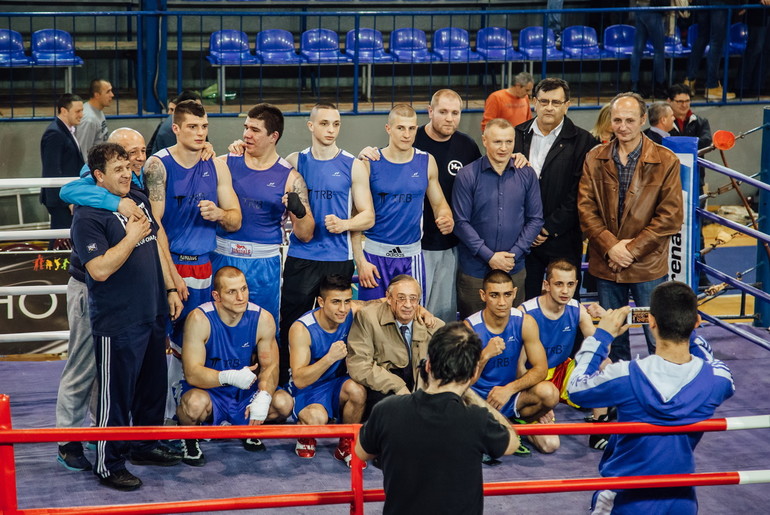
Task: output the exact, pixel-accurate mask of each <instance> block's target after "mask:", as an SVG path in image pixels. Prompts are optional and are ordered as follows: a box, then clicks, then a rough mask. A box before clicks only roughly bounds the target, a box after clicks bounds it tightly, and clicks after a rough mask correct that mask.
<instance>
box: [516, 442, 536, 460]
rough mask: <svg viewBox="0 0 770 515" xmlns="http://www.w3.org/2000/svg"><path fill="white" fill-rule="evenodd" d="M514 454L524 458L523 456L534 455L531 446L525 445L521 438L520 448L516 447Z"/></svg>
mask: <svg viewBox="0 0 770 515" xmlns="http://www.w3.org/2000/svg"><path fill="white" fill-rule="evenodd" d="M513 455H514V456H519V457H521V458H523V457H526V456H531V455H532V451H531V450H530V449H529V447H527V446H526V445H524V442H522V441H521V440H519V448H518V449H516V450H515V451H513Z"/></svg>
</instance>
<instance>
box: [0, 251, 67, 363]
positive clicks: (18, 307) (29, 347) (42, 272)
mask: <svg viewBox="0 0 770 515" xmlns="http://www.w3.org/2000/svg"><path fill="white" fill-rule="evenodd" d="M69 258H70V251H41V252H0V285H2V286H41V285H66V284H67V281H69V277H70V276H69V273H68V272H67V268H68V267H69V262H70V261H69ZM67 329H69V326H68V324H67V296H66V295H65V294H63V293H62V294H60V295H53V294H50V295H49V294H46V295H2V296H0V333H2V334H13V333H29V332H38V331H66V330H67ZM66 349H67V342H66V341H61V340H59V341H41V342H23V343H0V355H8V354H33V353H45V354H58V353H60V352H63V351H65V350H66Z"/></svg>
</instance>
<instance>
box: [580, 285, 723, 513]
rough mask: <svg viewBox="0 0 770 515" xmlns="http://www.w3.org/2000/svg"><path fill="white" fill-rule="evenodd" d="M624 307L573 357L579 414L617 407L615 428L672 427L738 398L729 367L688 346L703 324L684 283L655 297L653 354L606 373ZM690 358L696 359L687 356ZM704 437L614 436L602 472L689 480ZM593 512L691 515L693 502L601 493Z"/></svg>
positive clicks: (664, 494)
mask: <svg viewBox="0 0 770 515" xmlns="http://www.w3.org/2000/svg"><path fill="white" fill-rule="evenodd" d="M628 313H629V308H628V306H625V307H622V308H620V309H617V310H608V311H607V313H606V314H605V315H604V316H603V317H602V320H601V322H600V323H599V327H598V328H597V330H596V333H594V335H593V336H591V337H589V338H586V340H585V341H584V342H583V346H582V347H581V349H580V351H579V352H578V353H577V356H576V357H575V361H576V362H577V365H576V366H575V370H574V372H573V373H572V377H571V379H570V381H569V387H568V389H569V396H570V399H572V400H573V401H574V402H576V403H578V404H580V405H581V406H584V407H593V406H617V408H618V422H645V423H648V424H656V425H664V426H675V425H685V424H693V423H695V422H700V421H701V420H705V419H708V418H710V417H711V416H712V415H713V414H714V410H715V409H716V408H717V407H718V406H719V405H720V404H721V403H722V402H724V401H725V400H726V399H728V398H729V397H731V396H732V395H733V393H734V391H735V386H734V384H733V378H732V374H731V373H730V370H729V369H728V368H727V366H726V365H725V364H724V363H722V362H721V361H719V360H716V359H714V357H713V355H712V354H711V352H710V348H709V347H708V345H707V344H705V342H703V341H702V340H701V339H699V338H695V340H694V344H695V345H694V347H693V346H692V345H691V343H690V338H691V336H692V333H693V330H694V329H695V327H696V326H697V325H698V324H699V323H700V316H699V315H698V299H697V297H696V296H695V293H694V292H693V291H692V290H691V289H690V287H689V286H687V285H686V284H684V283H680V282H676V281H670V282H666V283H663V284H661V285H660V286H658V287H657V288H655V290H653V292H652V296H651V300H650V323H649V326H650V330H651V331H652V333H653V334H654V335H655V339H656V341H657V346H656V347H655V354H654V355H652V356H647V357H646V358H643V359H634V360H633V361H620V362H618V363H612V364H609V365H607V366H606V367H604V369H603V370H601V371H600V364H601V363H602V361H604V360H605V359H606V358H607V356H608V354H609V347H610V343H612V340H613V338H615V337H617V336H618V335H619V334H622V333H624V332H625V331H626V329H628V326H627V325H625V321H626V316H627V314H628ZM693 351H695V354H693V353H692V352H693ZM702 436H703V433H678V434H676V433H675V434H667V435H659V434H658V435H656V434H650V435H646V436H640V435H612V437H611V438H610V441H609V443H608V444H607V447H606V448H605V450H604V456H602V460H601V462H600V463H599V472H600V473H601V475H602V476H604V477H617V476H646V475H656V474H691V473H693V472H694V471H695V460H694V456H693V452H694V450H695V446H696V445H697V444H698V442H699V441H700V439H701V437H702ZM592 504H593V506H592V510H593V513H594V514H601V513H608V514H609V513H677V514H695V513H697V511H698V502H697V500H696V498H695V489H694V488H693V487H691V486H684V487H676V488H656V489H640V490H601V491H598V492H596V493H595V494H594V498H593V503H592Z"/></svg>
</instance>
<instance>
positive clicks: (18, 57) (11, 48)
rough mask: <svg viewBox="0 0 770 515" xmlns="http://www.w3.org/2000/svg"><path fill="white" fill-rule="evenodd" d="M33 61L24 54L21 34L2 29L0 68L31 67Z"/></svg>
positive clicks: (0, 35)
mask: <svg viewBox="0 0 770 515" xmlns="http://www.w3.org/2000/svg"><path fill="white" fill-rule="evenodd" d="M31 63H32V59H30V58H29V56H27V55H26V54H25V53H24V42H23V40H22V38H21V34H19V33H18V32H16V31H15V30H11V29H0V66H29V65H30V64H31Z"/></svg>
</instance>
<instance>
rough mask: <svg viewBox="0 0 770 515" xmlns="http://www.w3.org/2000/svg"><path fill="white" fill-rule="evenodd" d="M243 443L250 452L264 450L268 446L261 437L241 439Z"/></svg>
mask: <svg viewBox="0 0 770 515" xmlns="http://www.w3.org/2000/svg"><path fill="white" fill-rule="evenodd" d="M241 443H242V444H243V448H244V449H246V450H247V451H249V452H262V451H265V450H267V447H265V444H263V443H262V440H260V439H259V438H244V439H243V440H241Z"/></svg>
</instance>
